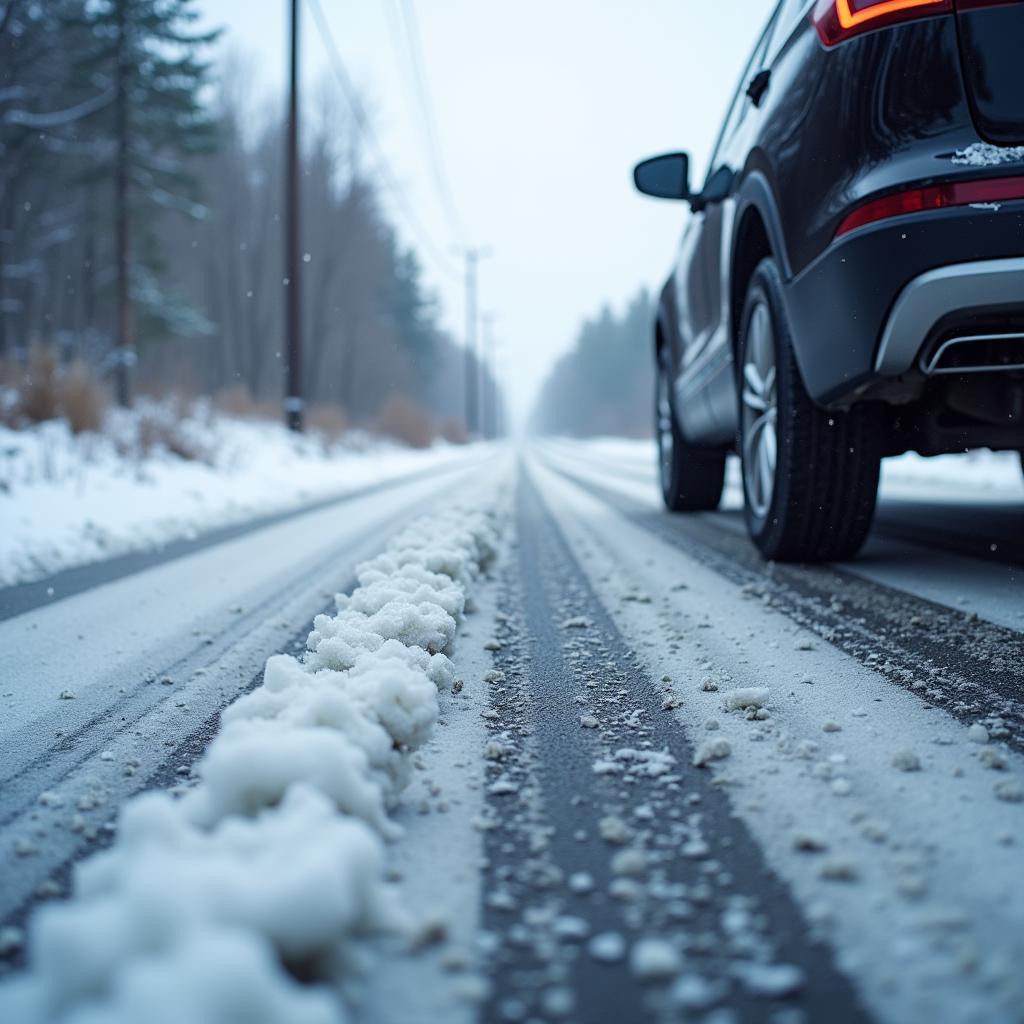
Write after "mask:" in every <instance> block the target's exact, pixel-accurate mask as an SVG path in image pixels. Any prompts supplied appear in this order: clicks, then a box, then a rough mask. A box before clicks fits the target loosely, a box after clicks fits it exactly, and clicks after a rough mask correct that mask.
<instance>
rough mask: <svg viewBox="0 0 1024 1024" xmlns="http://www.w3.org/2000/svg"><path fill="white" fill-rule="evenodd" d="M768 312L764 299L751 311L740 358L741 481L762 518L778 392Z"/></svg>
mask: <svg viewBox="0 0 1024 1024" xmlns="http://www.w3.org/2000/svg"><path fill="white" fill-rule="evenodd" d="M776 379H777V373H776V367H775V343H774V338H773V332H772V322H771V315H770V314H769V312H768V307H767V306H766V305H765V303H764V302H759V303H758V304H757V305H756V306H755V307H754V309H753V311H752V312H751V314H750V322H749V325H748V327H747V344H746V346H745V352H744V360H743V392H742V396H743V397H742V409H743V483H744V489H745V491H746V496H747V503H748V504H749V506H750V510H751V512H753V514H754V515H755V516H756V517H757V518H758V519H764V518H766V517H767V515H768V510H769V508H771V504H772V497H773V495H774V493H775V466H776V462H777V459H778V447H779V445H778V394H777V389H776Z"/></svg>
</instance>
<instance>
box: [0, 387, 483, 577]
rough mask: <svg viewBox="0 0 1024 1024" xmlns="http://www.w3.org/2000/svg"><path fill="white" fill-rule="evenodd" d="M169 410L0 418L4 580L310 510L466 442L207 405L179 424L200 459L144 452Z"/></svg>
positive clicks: (161, 449) (431, 462) (179, 433)
mask: <svg viewBox="0 0 1024 1024" xmlns="http://www.w3.org/2000/svg"><path fill="white" fill-rule="evenodd" d="M161 410H163V411H164V412H166V410H164V407H163V406H159V405H156V404H154V403H148V404H147V403H140V411H139V412H137V413H136V412H125V411H122V410H116V411H115V413H114V414H113V418H112V420H111V422H110V423H109V424H108V426H107V428H105V430H104V433H102V434H79V435H74V434H72V433H71V431H70V429H69V428H68V426H67V424H66V423H63V422H61V421H52V422H48V423H42V424H39V425H38V426H35V427H32V428H29V429H26V430H17V431H15V430H9V429H7V428H5V427H0V524H2V525H3V528H2V529H0V586H10V585H12V584H15V583H22V582H25V581H27V580H32V579H39V578H42V577H45V576H48V575H51V574H53V573H55V572H59V571H61V570H63V569H68V568H71V567H73V566H78V565H84V564H87V563H90V562H97V561H102V560H103V559H106V558H111V557H113V556H115V555H121V554H125V553H128V552H132V551H145V550H151V549H153V548H159V547H161V546H163V545H165V544H168V543H171V542H172V541H176V540H182V539H186V538H191V537H195V536H197V535H198V534H200V533H203V532H206V531H208V530H211V529H216V528H218V527H223V526H229V525H233V524H236V523H242V522H246V521H247V520H250V519H254V518H257V517H259V516H263V515H270V514H273V513H278V512H284V511H288V510H290V509H293V508H301V507H302V506H303V505H307V504H310V503H312V502H315V501H322V500H325V499H327V498H331V497H334V496H337V495H341V494H345V493H347V492H350V491H353V490H357V489H359V488H361V487H366V486H369V485H372V484H376V483H380V482H383V481H385V480H390V479H395V478H397V477H400V476H403V475H406V474H408V473H411V472H415V471H416V470H418V469H428V468H431V467H434V466H438V465H441V464H442V463H444V462H449V461H451V460H453V459H457V458H458V457H459V454H465V453H466V452H468V451H469V449H459V450H458V451H456V450H455V449H453V448H451V447H450V446H447V445H439V446H437V447H435V448H432V449H429V450H427V451H411V450H409V449H407V448H402V447H399V446H398V445H395V444H392V443H390V442H385V441H381V440H378V439H373V438H370V437H369V436H367V435H359V434H356V433H352V434H349V435H345V436H344V437H343V438H342V439H341V440H340V441H337V442H333V443H329V442H327V441H326V440H325V439H324V438H323V437H319V436H317V435H316V434H315V433H310V434H305V435H295V434H293V433H291V432H290V431H287V430H286V429H285V428H284V427H283V426H281V425H279V424H276V423H270V422H261V421H255V420H239V419H233V418H231V417H227V416H220V415H215V414H213V413H210V412H209V411H207V412H205V413H204V412H203V411H202V410H201V409H200V410H199V412H197V413H195V414H193V415H191V416H187V417H185V419H184V420H182V421H180V422H177V423H176V424H175V425H174V431H175V436H176V437H180V438H181V439H183V440H182V444H183V447H186V448H187V449H188V450H189V451H190V452H192V453H193V454H194V455H195V456H196V457H195V458H192V459H184V458H182V457H180V456H179V455H177V454H174V453H173V452H171V451H169V450H167V448H166V446H163V445H160V444H154V445H152V446H151V447H149V448H148V450H146V446H145V445H143V444H142V443H141V440H140V438H139V436H137V435H139V434H140V433H144V431H143V429H142V425H143V423H144V418H145V417H152V416H154V415H156V414H158V413H160V412H161Z"/></svg>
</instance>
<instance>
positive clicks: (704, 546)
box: [540, 456, 1024, 751]
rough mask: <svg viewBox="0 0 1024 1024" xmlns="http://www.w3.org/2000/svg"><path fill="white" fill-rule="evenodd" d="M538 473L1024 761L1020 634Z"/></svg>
mask: <svg viewBox="0 0 1024 1024" xmlns="http://www.w3.org/2000/svg"><path fill="white" fill-rule="evenodd" d="M540 459H541V461H542V463H543V464H544V465H545V466H546V467H547V468H548V469H549V470H551V471H553V472H555V473H557V474H559V475H560V476H562V477H564V478H565V479H567V480H570V481H572V483H573V484H574V485H576V486H578V487H581V488H582V489H584V490H585V491H587V492H588V493H589V494H591V495H593V496H594V497H596V498H598V499H599V500H600V501H602V502H603V503H604V504H606V505H608V506H609V507H611V508H612V509H614V510H615V511H616V512H618V513H619V514H621V515H623V516H625V517H626V518H627V519H629V520H630V521H631V522H634V523H636V524H637V525H639V526H642V527H643V528H644V529H646V530H648V531H649V532H651V533H654V534H655V535H656V536H658V537H660V538H661V539H662V540H665V541H667V542H668V543H670V544H672V545H674V546H675V547H677V548H680V549H681V550H683V551H684V552H685V553H686V555H687V556H688V557H690V558H693V559H694V560H696V561H697V562H699V563H700V564H701V565H704V566H705V567H707V568H709V569H712V570H713V571H715V572H716V573H718V574H719V575H720V576H723V577H724V578H725V579H727V580H729V581H730V582H732V583H735V584H737V585H739V586H740V587H742V588H743V591H744V593H746V594H747V595H748V596H749V597H750V598H751V599H758V600H763V601H765V602H766V603H770V604H771V605H772V607H774V608H776V609H777V610H779V611H782V612H783V613H784V614H786V615H787V616H788V617H789V618H790V619H792V620H793V621H794V622H796V623H798V624H799V625H801V626H804V627H806V628H808V629H811V630H813V631H814V632H815V633H817V634H818V635H819V636H820V637H821V638H822V639H823V640H825V641H827V642H828V643H830V644H832V645H833V646H834V647H837V648H838V649H839V650H841V651H843V652H844V653H845V654H848V655H850V656H851V657H853V658H855V659H856V660H857V661H859V662H860V663H861V664H863V665H866V666H867V667H869V668H871V669H872V670H873V671H875V672H877V673H879V674H880V675H882V676H883V677H885V678H886V679H887V680H889V681H890V682H892V683H895V684H896V685H898V686H901V687H903V688H904V689H908V690H910V691H911V692H913V693H915V694H916V695H917V696H918V697H920V698H921V699H922V700H923V701H924V702H925V703H927V704H931V705H934V706H936V707H939V708H942V709H943V710H944V711H946V712H947V713H949V714H951V715H953V716H954V717H955V718H957V719H959V720H960V721H962V722H965V723H967V724H970V723H972V722H975V721H977V720H978V719H979V718H989V719H995V720H996V721H995V722H994V723H993V724H991V725H990V726H989V734H990V735H991V736H992V738H993V739H997V740H1003V741H1005V742H1007V743H1008V744H1009V745H1010V746H1012V747H1014V748H1015V749H1017V750H1021V751H1024V701H1022V699H1021V695H1022V691H1024V634H1022V633H1020V632H1017V631H1014V630H1011V629H1008V628H1006V627H1003V626H998V625H995V624H993V623H989V622H986V621H984V620H980V619H978V618H977V616H972V615H969V614H964V613H962V612H958V611H956V610H955V609H952V608H948V607H945V606H943V605H939V604H935V603H933V602H930V601H927V600H925V599H923V598H919V597H916V596H914V595H912V594H908V593H906V592H904V591H899V590H895V589H890V588H888V587H885V586H883V585H881V584H879V583H875V582H872V581H870V580H866V579H864V578H862V577H859V576H855V575H853V574H851V573H846V572H844V571H843V570H841V569H838V568H836V567H834V566H795V565H793V566H791V565H784V564H781V563H765V562H763V561H762V560H761V558H760V557H759V556H758V554H757V552H756V551H755V550H754V549H753V548H752V547H751V545H750V544H749V542H748V541H747V539H746V537H744V536H740V535H737V534H736V533H734V532H733V531H731V530H729V529H728V528H723V527H721V526H718V525H716V524H715V516H699V515H691V516H673V515H669V514H667V513H665V512H661V511H654V510H652V509H651V508H650V507H647V506H644V505H643V504H641V503H639V502H637V501H635V500H631V499H630V498H629V497H628V496H626V495H624V494H623V493H621V492H619V491H615V490H612V489H609V488H605V487H601V486H600V485H598V484H596V483H594V482H593V481H592V480H590V479H588V478H586V477H583V476H580V475H577V474H575V473H573V472H572V471H571V470H569V469H567V468H566V467H565V466H564V465H561V464H559V463H557V462H554V461H552V460H549V459H546V458H544V457H543V456H540Z"/></svg>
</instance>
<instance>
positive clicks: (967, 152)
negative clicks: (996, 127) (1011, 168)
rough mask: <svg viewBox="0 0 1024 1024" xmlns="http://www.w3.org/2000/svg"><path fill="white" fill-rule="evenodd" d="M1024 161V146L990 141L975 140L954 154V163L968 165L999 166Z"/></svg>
mask: <svg viewBox="0 0 1024 1024" xmlns="http://www.w3.org/2000/svg"><path fill="white" fill-rule="evenodd" d="M1022 162H1024V146H993V145H991V144H990V143H988V142H975V143H973V144H972V145H970V146H968V147H967V148H966V149H958V150H957V151H956V153H955V154H954V155H953V163H955V164H963V165H965V166H967V167H998V166H999V165H1001V164H1016V163H1022Z"/></svg>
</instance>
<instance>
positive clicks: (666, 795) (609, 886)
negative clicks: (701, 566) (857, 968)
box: [484, 476, 865, 1022]
mask: <svg viewBox="0 0 1024 1024" xmlns="http://www.w3.org/2000/svg"><path fill="white" fill-rule="evenodd" d="M518 522H519V530H520V537H519V557H518V565H517V566H513V567H512V568H511V569H510V571H509V572H508V573H507V574H506V579H505V583H504V585H505V588H506V591H507V598H506V599H505V600H504V601H503V602H502V603H503V605H504V607H506V609H508V612H509V613H508V614H507V615H506V617H505V620H504V625H503V628H502V629H501V630H500V631H499V643H500V644H501V649H500V651H499V653H498V654H497V656H496V665H497V666H498V668H497V672H496V674H495V675H494V677H493V681H492V683H491V709H492V713H493V714H494V715H495V716H496V717H494V718H492V719H491V720H490V722H489V725H490V729H491V745H490V747H489V751H488V753H489V756H490V757H491V759H492V760H491V762H490V770H489V775H488V783H489V786H488V803H489V815H488V818H487V820H486V822H485V826H486V831H485V850H486V853H487V864H488V867H487V876H486V878H485V883H484V890H485V892H486V893H487V896H486V898H485V907H484V919H485V927H486V929H487V932H486V934H487V935H489V936H490V937H491V942H490V943H489V945H490V946H492V951H491V976H492V981H493V990H492V994H491V999H490V1002H489V1004H488V1006H487V1009H486V1012H485V1014H484V1019H486V1020H495V1021H505V1020H508V1021H514V1020H526V1019H528V1018H530V1019H534V1018H536V1019H540V1018H544V1019H550V1018H559V1019H560V1018H561V1017H565V1016H567V1017H570V1018H571V1019H576V1020H586V1021H595V1022H597V1021H627V1020H628V1021H631V1022H633V1021H642V1020H678V1019H679V1018H680V1016H681V1015H685V1014H687V1013H693V1012H697V1011H703V1010H708V1009H710V1008H711V1007H713V1006H716V1005H722V1004H727V1005H728V1006H729V1007H730V1009H732V1010H733V1011H735V1012H736V1014H737V1015H738V1016H737V1017H736V1018H730V1019H739V1020H744V1021H748V1020H749V1021H759V1020H769V1019H773V1020H778V1019H782V1018H780V1017H778V1016H777V1015H778V1014H779V1013H783V1014H784V1013H785V1012H786V1011H787V1010H788V1011H792V1010H794V1009H797V1008H799V1010H802V1011H804V1012H806V1014H808V1015H809V1016H810V1017H811V1019H816V1020H824V1019H828V1020H830V1021H836V1022H842V1021H854V1020H861V1019H865V1015H864V1012H863V1011H862V1010H861V1009H860V1007H859V1003H858V1001H857V999H856V997H855V995H854V993H853V991H852V989H851V987H850V985H849V983H848V982H847V981H846V979H845V978H844V977H843V976H842V975H841V974H839V972H838V971H837V970H836V969H835V968H834V967H833V966H832V965H831V964H830V962H829V957H828V955H827V953H826V952H825V951H824V950H823V949H822V948H821V947H820V946H819V945H815V944H813V943H812V942H811V941H810V940H809V939H808V937H807V928H806V925H805V923H804V921H803V919H802V917H801V914H800V912H799V911H798V910H797V908H796V906H795V904H794V903H793V901H792V898H791V897H790V895H789V893H788V891H787V890H786V889H785V887H784V886H783V885H782V883H780V882H779V881H778V879H777V878H776V877H775V876H774V875H773V874H772V873H771V872H770V871H769V870H768V868H767V867H766V865H765V863H764V860H763V858H762V856H761V854H760V852H759V851H758V848H757V847H756V845H755V843H754V842H753V840H752V839H751V837H750V835H749V834H748V833H747V831H746V829H745V828H744V826H742V825H741V824H740V823H739V822H738V821H737V820H736V819H735V818H734V817H733V816H732V812H731V810H730V808H729V803H728V799H727V797H726V795H725V794H724V792H723V791H722V790H721V789H720V788H716V787H715V786H714V785H713V783H712V782H711V778H710V776H709V775H708V774H707V773H706V772H704V771H702V770H701V769H699V768H695V767H693V766H692V759H693V750H692V749H691V747H690V746H689V745H688V744H687V742H686V740H685V739H684V737H683V735H682V733H681V731H680V730H679V729H678V728H676V727H674V723H673V722H672V720H671V718H670V717H669V716H667V715H665V713H664V711H663V709H662V706H663V705H662V702H663V699H664V694H663V693H661V692H659V690H658V689H657V688H656V686H655V685H654V684H653V683H652V681H651V680H650V679H649V678H648V677H647V676H646V675H645V673H644V672H643V671H642V670H641V669H640V668H639V667H638V665H637V661H636V658H635V656H634V655H633V654H632V653H631V652H630V651H629V649H628V647H627V646H626V643H625V641H624V640H623V638H622V637H621V636H620V634H619V633H618V631H617V630H616V628H615V626H614V624H613V623H612V621H611V619H610V617H609V616H608V614H607V613H606V612H605V611H604V609H603V607H602V606H601V605H600V603H599V601H598V599H597V597H596V595H595V594H594V592H593V591H592V589H591V588H590V585H589V584H588V583H587V581H586V579H585V577H584V575H583V572H582V570H581V569H580V567H579V565H578V564H577V563H576V561H575V559H574V557H573V556H572V554H571V553H570V552H569V549H568V547H567V546H566V544H565V541H564V539H563V538H562V537H561V535H560V534H559V532H558V529H557V527H556V526H555V525H554V522H553V520H552V519H551V517H550V514H549V513H547V512H546V510H545V509H544V507H543V505H542V504H541V501H540V499H539V497H538V495H537V493H536V491H535V489H534V487H533V485H532V483H530V482H528V481H527V480H526V478H525V476H524V477H522V478H521V484H520V498H519V516H518ZM525 638H528V639H525ZM584 724H585V725H588V726H589V725H592V726H593V727H592V728H583V727H582V726H583V725H584ZM595 768H596V770H595ZM796 965H799V966H796ZM647 971H649V972H651V974H652V977H650V978H648V979H646V980H641V979H638V977H637V974H638V972H639V973H640V974H643V973H644V972H647ZM662 972H664V976H663V977H659V979H658V980H660V981H661V983H660V984H659V983H658V980H656V979H655V977H654V975H658V976H660V975H661V974H662ZM670 976H671V977H670ZM672 979H674V980H672ZM786 996H788V997H789V998H786Z"/></svg>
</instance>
